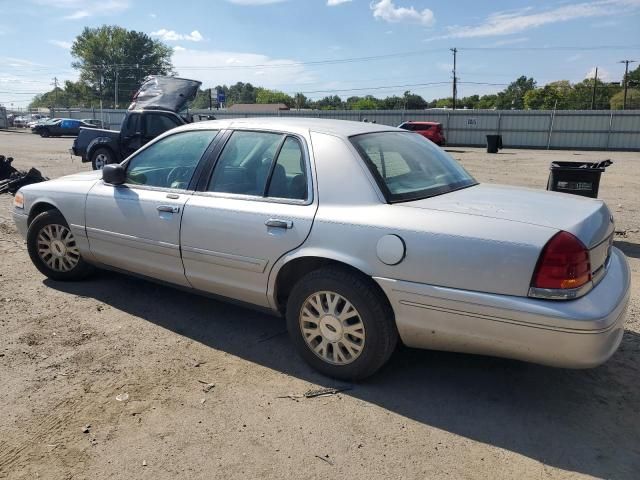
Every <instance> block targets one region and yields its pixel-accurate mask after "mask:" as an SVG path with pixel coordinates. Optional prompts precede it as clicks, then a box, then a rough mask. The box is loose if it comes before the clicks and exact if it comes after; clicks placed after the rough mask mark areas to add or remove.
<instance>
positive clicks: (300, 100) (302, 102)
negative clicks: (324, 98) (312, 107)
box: [293, 93, 309, 109]
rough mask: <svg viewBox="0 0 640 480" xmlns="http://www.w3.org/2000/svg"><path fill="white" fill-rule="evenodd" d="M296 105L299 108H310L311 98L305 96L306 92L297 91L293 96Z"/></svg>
mask: <svg viewBox="0 0 640 480" xmlns="http://www.w3.org/2000/svg"><path fill="white" fill-rule="evenodd" d="M293 103H294V106H295V107H296V108H298V109H300V108H309V99H308V98H307V97H306V96H305V94H304V93H296V94H295V95H294V96H293Z"/></svg>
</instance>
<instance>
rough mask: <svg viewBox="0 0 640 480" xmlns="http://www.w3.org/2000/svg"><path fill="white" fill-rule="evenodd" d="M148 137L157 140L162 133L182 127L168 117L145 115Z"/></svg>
mask: <svg viewBox="0 0 640 480" xmlns="http://www.w3.org/2000/svg"><path fill="white" fill-rule="evenodd" d="M145 124H146V136H147V137H150V138H155V137H157V136H158V135H160V134H161V133H164V132H166V131H167V130H171V129H172V128H175V127H177V126H178V125H180V123H178V121H177V120H176V119H175V118H173V117H170V116H168V115H154V114H150V115H145Z"/></svg>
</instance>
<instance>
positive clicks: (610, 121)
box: [604, 110, 613, 150]
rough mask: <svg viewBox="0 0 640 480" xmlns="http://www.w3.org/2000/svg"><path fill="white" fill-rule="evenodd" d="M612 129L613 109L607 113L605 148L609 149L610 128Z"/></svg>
mask: <svg viewBox="0 0 640 480" xmlns="http://www.w3.org/2000/svg"><path fill="white" fill-rule="evenodd" d="M612 129H613V110H611V113H610V115H609V131H608V132H607V143H606V145H605V147H604V148H605V150H609V142H610V141H611V130H612Z"/></svg>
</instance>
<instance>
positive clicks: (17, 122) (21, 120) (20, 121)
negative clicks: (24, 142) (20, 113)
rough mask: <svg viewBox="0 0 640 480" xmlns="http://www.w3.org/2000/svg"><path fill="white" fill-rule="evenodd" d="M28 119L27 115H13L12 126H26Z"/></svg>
mask: <svg viewBox="0 0 640 480" xmlns="http://www.w3.org/2000/svg"><path fill="white" fill-rule="evenodd" d="M29 121H30V120H29V119H28V118H27V117H15V118H14V119H13V126H14V127H16V128H26V127H27V125H28V124H29Z"/></svg>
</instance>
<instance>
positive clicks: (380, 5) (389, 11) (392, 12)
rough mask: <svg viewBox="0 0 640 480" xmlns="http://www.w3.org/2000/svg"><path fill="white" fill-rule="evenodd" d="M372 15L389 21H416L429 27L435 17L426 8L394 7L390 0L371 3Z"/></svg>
mask: <svg viewBox="0 0 640 480" xmlns="http://www.w3.org/2000/svg"><path fill="white" fill-rule="evenodd" d="M371 10H373V17H374V18H379V19H381V20H384V21H385V22H389V23H417V24H420V25H424V26H426V27H429V26H431V25H433V23H434V21H435V17H434V15H433V12H432V11H431V10H429V9H428V8H425V9H424V10H422V11H418V10H416V9H415V8H414V7H409V8H406V7H396V5H395V4H394V3H393V1H392V0H380V1H378V2H373V3H371Z"/></svg>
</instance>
